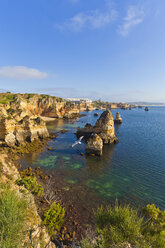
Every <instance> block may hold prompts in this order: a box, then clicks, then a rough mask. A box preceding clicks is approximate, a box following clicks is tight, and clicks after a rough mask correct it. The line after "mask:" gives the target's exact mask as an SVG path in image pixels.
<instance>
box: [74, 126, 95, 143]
mask: <svg viewBox="0 0 165 248" xmlns="http://www.w3.org/2000/svg"><path fill="white" fill-rule="evenodd" d="M92 134H93V126H92V125H91V124H89V123H87V124H86V125H85V127H84V128H79V127H78V128H77V133H76V135H77V137H78V138H80V137H81V136H84V140H87V139H89V138H90V137H91V135H92Z"/></svg>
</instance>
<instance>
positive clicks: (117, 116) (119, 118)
mask: <svg viewBox="0 0 165 248" xmlns="http://www.w3.org/2000/svg"><path fill="white" fill-rule="evenodd" d="M122 121H123V120H122V118H121V116H120V113H119V112H117V113H116V118H115V120H114V122H115V124H121V123H122Z"/></svg>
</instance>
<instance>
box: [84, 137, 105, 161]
mask: <svg viewBox="0 0 165 248" xmlns="http://www.w3.org/2000/svg"><path fill="white" fill-rule="evenodd" d="M102 150H103V141H102V139H101V138H100V136H99V135H97V134H94V135H93V136H92V137H90V138H89V140H88V141H87V146H86V153H87V155H91V154H93V155H96V156H102Z"/></svg>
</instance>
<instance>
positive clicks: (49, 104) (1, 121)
mask: <svg viewBox="0 0 165 248" xmlns="http://www.w3.org/2000/svg"><path fill="white" fill-rule="evenodd" d="M79 111H80V110H79V107H78V105H76V104H72V103H70V102H66V101H64V100H62V99H61V98H57V97H51V96H47V95H37V94H11V93H6V94H5V93H1V94H0V142H1V145H4V144H5V145H8V146H10V147H13V146H15V145H21V144H23V143H24V142H25V141H29V142H33V141H34V140H36V139H43V138H46V137H48V136H49V134H48V130H47V127H46V124H45V122H44V121H43V120H41V118H40V116H45V117H53V118H74V117H77V116H78V115H79Z"/></svg>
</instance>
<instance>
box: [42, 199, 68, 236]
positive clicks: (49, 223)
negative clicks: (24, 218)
mask: <svg viewBox="0 0 165 248" xmlns="http://www.w3.org/2000/svg"><path fill="white" fill-rule="evenodd" d="M64 216H65V209H64V208H63V207H62V206H61V205H60V204H59V203H58V204H56V203H55V202H54V203H52V205H51V206H50V208H49V209H48V210H47V211H46V212H45V213H44V220H43V222H42V224H43V225H45V226H46V227H47V230H48V232H49V234H50V235H53V233H54V231H55V230H60V228H61V226H62V224H63V222H64Z"/></svg>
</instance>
